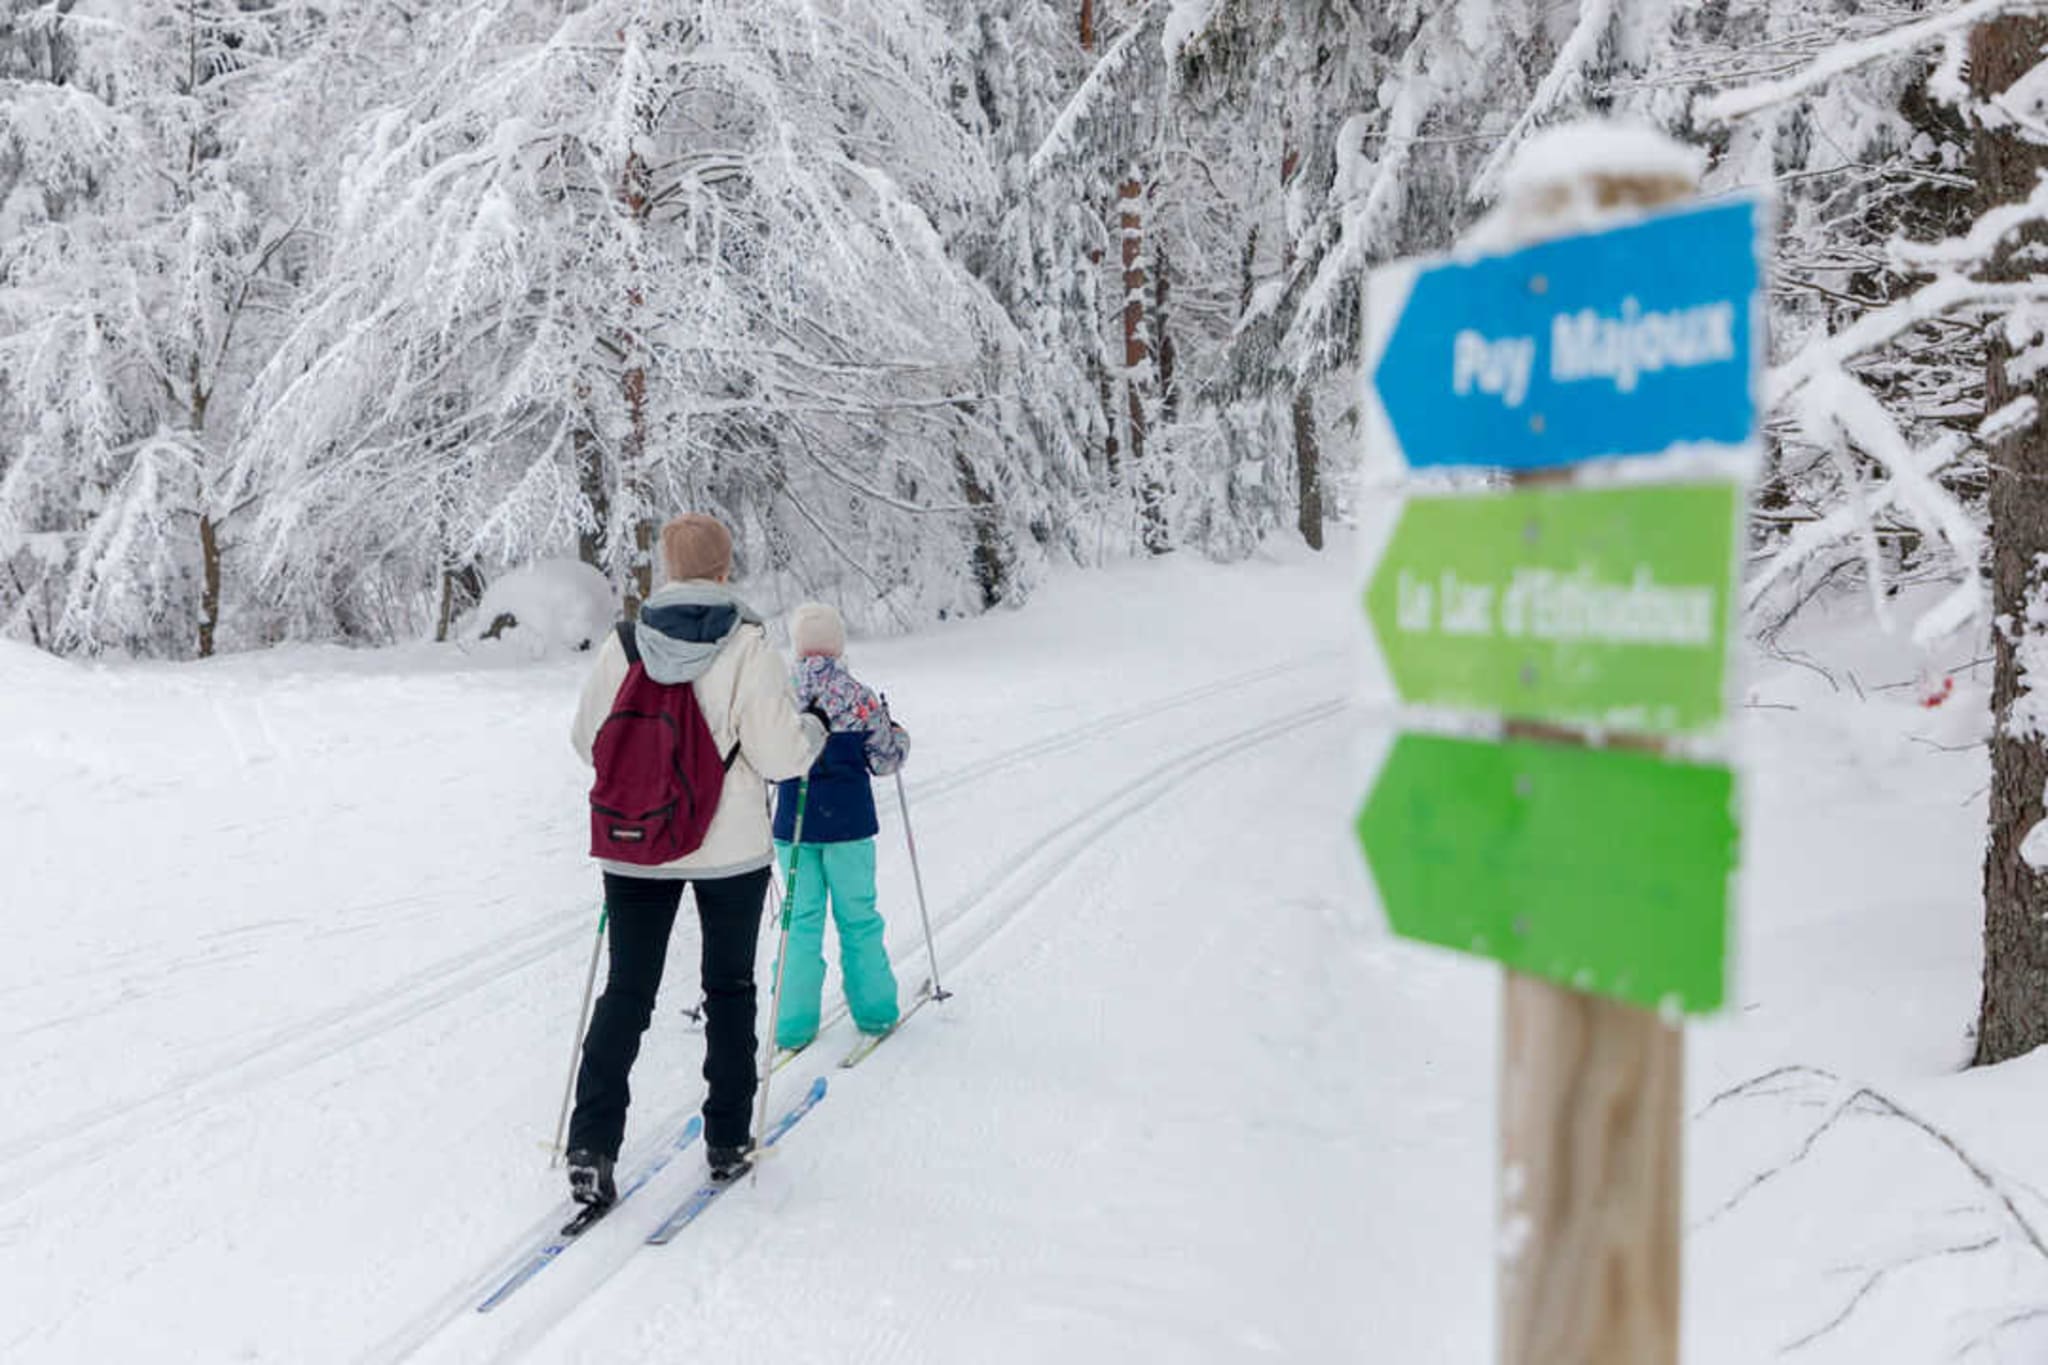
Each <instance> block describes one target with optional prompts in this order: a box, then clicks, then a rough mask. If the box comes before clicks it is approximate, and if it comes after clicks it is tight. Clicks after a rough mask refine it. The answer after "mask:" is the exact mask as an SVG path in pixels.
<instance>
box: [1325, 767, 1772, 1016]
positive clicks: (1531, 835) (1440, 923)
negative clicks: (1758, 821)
mask: <svg viewBox="0 0 2048 1365" xmlns="http://www.w3.org/2000/svg"><path fill="white" fill-rule="evenodd" d="M1358 837H1359V841H1360V842H1361V843H1362V844H1363V845H1364V847H1365V852H1366V857H1367V860H1368V861H1369V862H1370V863H1371V864H1372V872H1373V878H1374V880H1375V881H1376V882H1377V883H1378V885H1379V891H1380V899H1381V902H1382V903H1383V905H1384V906H1385V909H1386V913H1387V918H1388V920H1389V921H1390V922H1391V923H1392V925H1393V927H1394V930H1395V932H1397V933H1399V934H1402V935H1404V936H1406V937H1408V938H1415V939H1421V940H1423V941H1424V942H1428V943H1435V944H1440V945H1442V946H1444V947H1447V948H1457V949H1460V950H1463V951H1465V952H1472V953H1478V954H1481V955H1482V956H1485V957H1490V958H1494V959H1497V960H1498V961H1500V962H1502V963H1503V964H1505V965H1507V966H1509V967H1513V968H1515V969H1517V970H1519V971H1523V972H1528V973H1531V974H1533V975H1537V976H1542V977H1547V978H1550V979H1551V980H1554V981H1557V982H1560V983H1562V984H1564V985H1567V986H1570V987H1572V988H1573V989H1575V990H1580V991H1586V992H1591V993H1594V994H1598V995H1606V996H1612V997H1615V998H1618V999H1621V1000H1627V1001H1631V1002H1633V1003H1635V1004H1639V1005H1643V1006H1646V1007H1648V1008H1651V1009H1663V1008H1670V1007H1675V1008H1679V1009H1683V1010H1685V1011H1687V1012H1690V1013H1705V1012H1708V1011H1711V1010H1714V1009H1717V1008H1719V1007H1720V1005H1721V1003H1722V997H1723V995H1724V994H1725V989H1726V988H1725V979H1726V958H1727V926H1728V919H1729V917H1728V905H1729V895H1730V880H1731V876H1732V874H1733V872H1734V870H1735V858H1736V840H1737V832H1736V824H1735V793H1734V779H1733V777H1732V775H1731V774H1730V773H1729V771H1728V769H1726V768H1723V767H1719V766H1711V765H1704V764H1694V763H1678V762H1672V761H1669V760H1666V759H1663V758H1659V757H1655V756H1653V755H1648V754H1641V753H1633V752H1628V751H1624V750H1615V749H1581V748H1564V747H1559V746H1555V745H1548V744H1541V743H1530V742H1520V741H1510V742H1508V743H1504V744H1495V743H1487V742H1483V741H1476V740H1468V739H1454V738H1449V737H1446V736H1442V735H1429V734H1404V735H1402V736H1400V737H1399V739H1398V740H1396V742H1395V744H1394V747H1393V751H1392V753H1391V755H1390V756H1389V757H1388V759H1387V762H1386V766H1385V767H1384V768H1383V769H1382V770H1381V772H1380V776H1379V779H1378V782H1377V783H1376V785H1375V786H1374V788H1373V791H1372V794H1371V796H1370V797H1368V798H1367V800H1366V803H1365V808H1364V809H1363V810H1362V811H1361V812H1360V813H1359V816H1358Z"/></svg>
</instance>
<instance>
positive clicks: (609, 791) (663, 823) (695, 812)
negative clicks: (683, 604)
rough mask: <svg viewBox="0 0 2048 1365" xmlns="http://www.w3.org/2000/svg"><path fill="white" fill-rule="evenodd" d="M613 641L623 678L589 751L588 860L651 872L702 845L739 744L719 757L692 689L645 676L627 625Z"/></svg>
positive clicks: (694, 850)
mask: <svg viewBox="0 0 2048 1365" xmlns="http://www.w3.org/2000/svg"><path fill="white" fill-rule="evenodd" d="M618 637H619V644H620V646H621V647H623V648H624V649H625V651H626V680H625V681H624V682H622V683H620V684H619V694H618V696H617V697H616V698H614V699H613V701H612V710H611V714H610V715H608V716H606V717H605V720H604V724H602V725H600V726H599V727H598V728H597V739H596V741H595V743H594V744H593V745H592V746H591V748H592V758H593V759H594V761H595V762H596V764H597V780H596V781H595V782H593V783H592V784H591V787H590V856H591V857H593V858H606V859H609V860H611V861H612V862H619V863H632V864H634V865H636V866H639V867H657V866H659V865H660V864H662V863H672V862H674V861H675V860H676V859H678V858H681V857H684V856H685V855H687V854H691V853H694V852H696V851H697V849H698V847H699V846H700V845H701V844H703V842H704V835H705V832H706V831H707V830H709V829H710V828H711V817H712V816H713V815H715V814H717V813H718V797H719V794H720V793H721V792H723V791H724V790H725V774H726V772H727V771H728V770H729V769H730V768H731V767H732V762H733V759H735V758H736V757H738V756H739V751H740V746H739V745H738V744H734V745H733V746H732V751H731V752H730V753H728V754H725V755H724V756H723V757H721V756H720V755H719V752H718V745H717V742H716V741H715V740H713V739H712V737H711V727H710V726H709V725H707V724H706V723H705V721H704V713H703V712H702V711H700V710H698V709H697V693H696V689H695V688H693V687H691V686H690V684H688V683H675V684H667V683H658V682H656V681H655V680H654V679H652V678H650V677H648V676H647V669H646V668H645V667H644V666H643V665H642V664H641V662H640V646H639V644H638V642H637V641H635V640H634V638H633V624H632V622H630V621H626V622H621V623H620V625H619V628H618Z"/></svg>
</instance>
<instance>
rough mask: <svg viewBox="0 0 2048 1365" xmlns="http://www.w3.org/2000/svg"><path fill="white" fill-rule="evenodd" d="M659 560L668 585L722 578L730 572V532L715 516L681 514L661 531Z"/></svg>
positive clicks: (691, 513) (699, 513)
mask: <svg viewBox="0 0 2048 1365" xmlns="http://www.w3.org/2000/svg"><path fill="white" fill-rule="evenodd" d="M661 558H662V562H663V563H664V564H665V565H667V567H668V580H669V582H671V583H682V582H686V581H688V580H690V579H693V578H705V579H720V578H725V577H727V576H729V575H730V574H731V573H732V532H730V531H728V530H726V529H725V523H723V522H721V521H720V520H719V519H718V518H717V517H707V516H705V515H704V514H703V513H702V512H685V513H683V514H682V515H681V516H679V517H677V518H676V519H675V520H673V521H671V522H669V524H668V525H666V526H664V527H662V528H661Z"/></svg>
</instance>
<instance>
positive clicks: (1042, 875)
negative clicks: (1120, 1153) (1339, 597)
mask: <svg viewBox="0 0 2048 1365" xmlns="http://www.w3.org/2000/svg"><path fill="white" fill-rule="evenodd" d="M1340 710H1341V707H1340V705H1339V704H1338V703H1336V702H1323V703H1319V704H1316V705H1313V706H1310V707H1307V708H1304V709H1302V710H1300V711H1297V712H1292V713H1288V714H1286V715H1283V716H1281V717H1278V718H1277V719H1275V720H1272V721H1268V722H1264V723H1261V724H1258V725H1254V726H1251V727H1249V728H1248V729H1246V730H1245V731H1243V732H1241V733H1238V734H1235V735H1225V736H1215V737H1211V738H1209V739H1207V740H1206V741H1205V742H1204V743H1202V744H1199V745H1195V746H1192V747H1190V748H1189V749H1188V750H1187V751H1186V752H1184V753H1181V754H1179V755H1176V756H1175V757H1174V758H1171V759H1169V760H1168V761H1166V762H1165V763H1162V764H1160V765H1159V766H1158V767H1156V768H1154V769H1152V770H1150V771H1148V772H1145V773H1143V774H1141V775H1140V776H1138V777H1137V778H1135V779H1133V780H1132V781H1130V782H1127V783H1125V784H1124V785H1123V786H1121V787H1119V788H1117V789H1116V790H1114V791H1113V792H1111V793H1110V794H1109V795H1108V796H1107V797H1106V798H1104V799H1103V800H1101V801H1099V802H1097V803H1095V804H1093V805H1091V806H1089V807H1087V808H1085V809H1082V810H1080V811H1077V812H1075V813H1074V814H1073V815H1071V816H1070V817H1069V818H1068V819H1067V820H1065V821H1064V822H1062V823H1061V824H1060V825H1059V826H1057V827H1056V828H1054V829H1052V830H1050V831H1047V832H1045V833H1044V834H1042V835H1040V837H1038V838H1036V839H1034V840H1032V841H1030V843H1029V844H1028V845H1027V846H1026V847H1025V848H1024V849H1023V850H1022V851H1020V852H1019V853H1018V854H1017V855H1016V856H1015V857H1012V858H1010V859H1008V860H1007V861H1005V862H1004V863H1002V864H1000V865H999V866H998V867H996V868H995V869H994V870H993V871H992V872H991V873H990V874H989V876H988V877H987V878H986V879H985V880H983V881H982V882H981V883H980V884H979V885H977V886H976V887H974V888H973V889H972V890H971V891H969V892H968V893H967V895H966V896H965V897H964V898H962V900H961V901H960V902H959V903H957V904H956V905H955V906H953V907H952V908H951V909H950V910H941V911H940V912H939V913H937V914H936V915H935V916H934V933H935V935H936V936H937V941H938V945H939V951H940V954H941V960H942V961H944V962H947V963H949V964H952V965H953V966H954V967H955V968H957V967H958V966H959V965H960V964H961V963H962V962H964V961H965V960H966V959H967V958H968V957H969V956H970V955H971V954H972V953H973V952H974V951H975V949H976V948H978V947H979V946H980V945H981V944H982V943H983V942H985V941H987V939H989V938H990V937H992V936H993V935H994V934H996V933H998V932H999V931H1001V930H1002V929H1003V928H1004V926H1006V925H1007V924H1008V923H1009V922H1010V920H1011V919H1012V918H1013V917H1014V916H1016V915H1017V914H1018V913H1019V912H1020V911H1022V910H1024V909H1025V908H1026V907H1028V906H1029V905H1031V903H1032V902H1033V901H1034V899H1036V897H1037V896H1038V893H1039V892H1041V891H1042V890H1044V889H1046V888H1047V887H1048V886H1049V885H1050V884H1051V883H1052V882H1053V881H1054V879H1056V878H1058V877H1060V876H1061V875H1062V874H1063V873H1064V872H1065V871H1066V870H1067V869H1068V868H1069V867H1071V866H1072V864H1073V861H1074V860H1075V859H1076V858H1077V857H1078V856H1080V855H1081V854H1082V853H1084V852H1085V851H1087V850H1088V849H1090V848H1092V847H1094V846H1095V845H1097V844H1099V843H1101V842H1103V841H1105V840H1106V839H1108V838H1110V837H1111V836H1113V835H1115V834H1116V833H1118V832H1120V830H1121V829H1122V828H1123V826H1124V825H1125V824H1126V823H1128V822H1130V821H1131V820H1133V819H1134V818H1135V817H1136V816H1137V815H1139V814H1140V813H1142V812H1143V811H1144V810H1145V809H1146V808H1147V806H1148V804H1149V801H1150V800H1151V798H1153V797H1156V796H1158V795H1162V794H1164V793H1165V792H1167V791H1169V790H1171V789H1173V788H1174V787H1176V786H1178V785H1180V784H1181V783H1182V782H1184V781H1186V780H1187V779H1189V778H1191V777H1194V776H1195V775H1197V774H1199V773H1201V772H1203V771H1205V770H1207V769H1208V768H1210V767H1211V766H1213V765H1215V764H1217V763H1220V762H1223V761H1224V760H1226V759H1229V758H1231V757H1232V756H1234V755H1236V754H1238V753H1240V752H1243V751H1245V750H1247V749H1250V748H1253V747H1256V746H1258V745H1261V744H1265V743H1269V742H1272V741H1274V740H1276V739H1278V738H1280V737H1281V736H1285V735H1291V734H1294V733H1297V732H1299V731H1300V730H1301V729H1302V728H1303V727H1305V726H1308V725H1311V724H1313V723H1315V722H1318V721H1327V720H1329V719H1331V718H1332V717H1334V716H1336V715H1337V714H1339V712H1340ZM956 929H957V930H958V932H953V931H955V930H956ZM902 936H903V930H902V928H901V927H898V928H897V929H896V930H895V931H894V932H893V933H892V938H894V939H901V938H902ZM896 956H897V959H898V961H897V966H898V969H899V971H900V972H901V973H903V974H904V975H905V976H911V975H912V974H913V973H914V970H915V964H916V963H918V962H920V961H922V957H923V948H922V945H921V944H912V945H911V946H910V947H908V948H907V949H904V950H901V951H899V952H898V953H897V954H896ZM949 1003H950V1002H949ZM844 1019H845V1008H844V1006H843V1005H841V1006H840V1007H839V1008H837V1009H835V1010H833V1011H832V1012H830V1013H829V1014H828V1015H827V1017H826V1019H825V1021H824V1023H823V1025H822V1026H821V1029H820V1032H819V1038H820V1039H821V1040H822V1039H824V1038H826V1037H828V1036H832V1035H833V1034H834V1033H835V1031H838V1032H843V1031H844V1030H843V1029H839V1028H838V1026H839V1025H841V1024H842V1022H843V1021H844ZM819 1055H820V1054H819V1050H818V1048H817V1046H816V1044H813V1046H812V1047H810V1048H807V1049H806V1050H805V1051H804V1052H803V1053H801V1054H799V1055H798V1056H797V1057H796V1058H794V1059H792V1060H791V1061H790V1062H789V1063H788V1064H787V1065H786V1066H784V1067H783V1068H782V1070H780V1071H778V1072H777V1073H776V1082H775V1083H776V1084H778V1085H781V1084H785V1081H784V1079H783V1078H784V1077H788V1076H796V1077H799V1078H801V1077H806V1076H810V1075H812V1074H814V1073H815V1072H816V1071H817V1070H818V1069H819V1068H820V1066H821V1065H822V1064H821V1063H818V1062H817V1059H818V1057H819ZM806 1058H809V1059H812V1062H813V1065H811V1066H809V1067H806V1066H805V1064H804V1062H805V1059H806ZM692 1093H693V1096H694V1098H693V1099H692V1101H691V1103H692V1104H693V1105H694V1104H696V1103H698V1102H701V1099H702V1092H701V1090H697V1089H695V1088H694V1087H693V1090H692ZM669 1183H670V1184H673V1183H674V1181H673V1180H671V1181H670V1182H669ZM607 1221H610V1220H609V1219H608V1220H607ZM579 1260H581V1261H582V1262H583V1263H584V1264H585V1266H586V1268H585V1269H584V1270H582V1271H581V1272H579V1276H580V1280H581V1283H582V1284H583V1285H584V1287H585V1288H586V1290H587V1289H590V1288H594V1287H595V1286H596V1285H597V1284H599V1283H602V1281H603V1279H604V1278H605V1277H606V1276H608V1275H609V1274H610V1273H611V1272H612V1271H614V1270H616V1269H617V1268H618V1265H619V1264H620V1261H619V1258H618V1257H616V1256H612V1257H608V1258H603V1259H600V1258H598V1257H597V1256H595V1255H592V1256H585V1257H581V1258H579ZM557 1278H558V1279H560V1278H561V1277H559V1276H558V1277H557ZM468 1288H469V1286H468V1284H467V1283H466V1284H465V1286H464V1295H462V1296H451V1297H450V1298H448V1299H444V1300H443V1301H442V1302H441V1303H440V1304H438V1305H437V1306H436V1308H435V1310H433V1311H432V1312H431V1313H430V1314H428V1315H426V1317H425V1318H423V1319H422V1320H420V1321H417V1322H415V1323H414V1324H412V1325H411V1326H410V1327H409V1328H408V1329H407V1331H405V1332H404V1333H402V1334H400V1335H399V1336H398V1337H397V1338H394V1339H393V1340H391V1341H388V1342H386V1343H384V1345H383V1346H382V1347H381V1348H380V1349H379V1351H378V1352H377V1358H379V1359H404V1358H406V1357H407V1356H408V1355H409V1353H410V1352H412V1351H414V1350H416V1349H418V1347H419V1346H420V1345H421V1344H422V1343H423V1342H424V1341H425V1340H426V1339H427V1337H428V1335H429V1334H430V1333H431V1332H432V1331H433V1330H435V1329H436V1328H437V1327H439V1326H440V1325H443V1324H446V1323H449V1322H456V1321H459V1319H460V1316H461V1307H462V1306H463V1299H464V1297H466V1295H467V1292H468ZM478 1330H481V1329H478ZM512 1330H513V1331H514V1332H515V1333H516V1336H515V1337H514V1338H513V1340H519V1339H525V1340H530V1339H531V1338H532V1336H533V1335H534V1331H533V1329H532V1328H531V1327H527V1328H524V1329H512ZM496 1341H497V1344H496V1346H495V1347H494V1348H493V1350H494V1351H496V1352H499V1353H502V1352H504V1351H506V1350H508V1349H511V1344H510V1342H509V1341H508V1340H507V1338H505V1337H498V1338H496Z"/></svg>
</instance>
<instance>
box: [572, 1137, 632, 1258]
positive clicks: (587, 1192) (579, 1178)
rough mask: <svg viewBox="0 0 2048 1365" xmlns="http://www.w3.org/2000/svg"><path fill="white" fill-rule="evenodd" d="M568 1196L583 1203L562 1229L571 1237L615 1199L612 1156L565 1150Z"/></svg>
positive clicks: (612, 1203)
mask: <svg viewBox="0 0 2048 1365" xmlns="http://www.w3.org/2000/svg"><path fill="white" fill-rule="evenodd" d="M569 1197H570V1198H571V1199H573V1200H575V1201H576V1202H577V1203H579V1204H581V1205H582V1206H583V1207H582V1209H581V1210H579V1211H578V1213H577V1214H576V1216H575V1217H574V1218H572V1219H570V1220H569V1222H568V1224H567V1225H566V1226H564V1227H563V1228H562V1231H563V1232H565V1233H567V1234H568V1235H569V1236H571V1237H574V1236H575V1235H576V1234H577V1233H579V1232H581V1231H583V1229H585V1228H587V1227H589V1226H590V1225H591V1224H592V1223H595V1222H596V1221H597V1220H598V1219H600V1218H602V1217H604V1216H605V1214H607V1213H609V1212H610V1211H611V1207H612V1205H614V1204H616V1203H618V1202H619V1187H618V1186H617V1185H616V1184H614V1183H613V1181H612V1158H610V1157H608V1156H600V1155H599V1154H598V1153H596V1152H590V1151H584V1150H582V1149H580V1148H579V1149H578V1150H576V1151H573V1152H571V1153H569Z"/></svg>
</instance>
